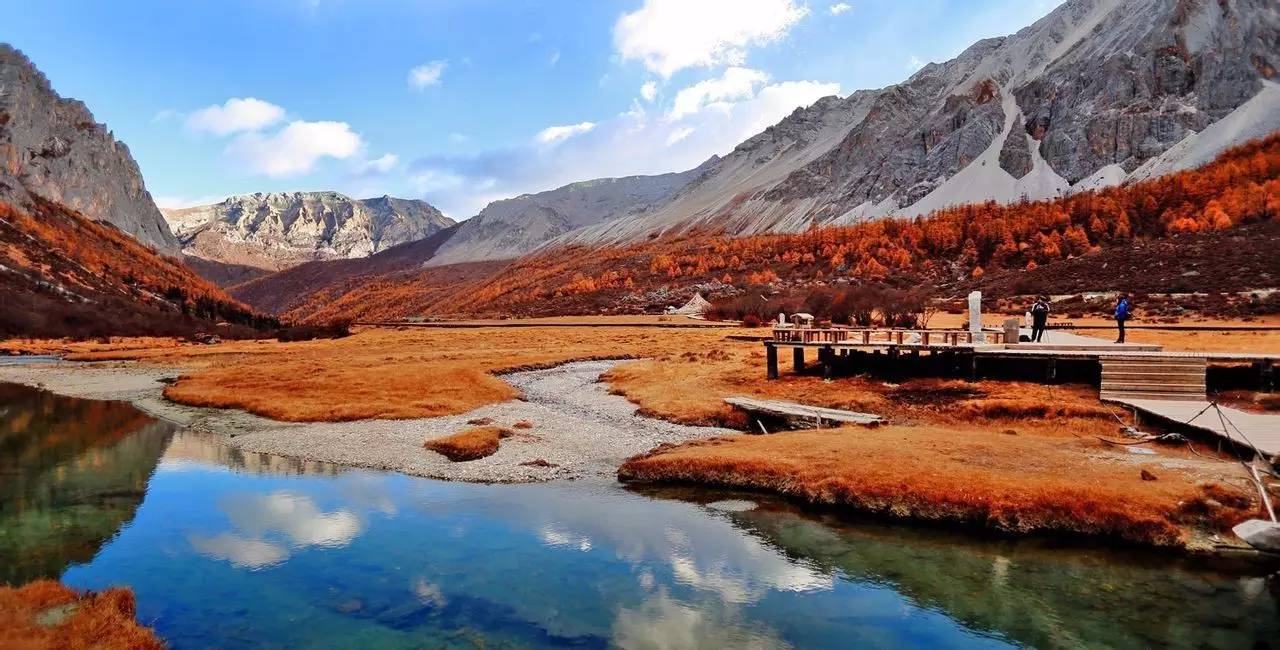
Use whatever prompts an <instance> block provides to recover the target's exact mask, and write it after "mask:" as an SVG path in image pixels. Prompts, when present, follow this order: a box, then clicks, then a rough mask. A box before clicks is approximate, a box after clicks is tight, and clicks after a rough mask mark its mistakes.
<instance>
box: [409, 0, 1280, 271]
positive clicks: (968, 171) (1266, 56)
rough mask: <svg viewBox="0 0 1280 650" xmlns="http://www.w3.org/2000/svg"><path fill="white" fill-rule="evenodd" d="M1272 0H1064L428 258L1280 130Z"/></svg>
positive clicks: (895, 205) (712, 224)
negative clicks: (944, 54) (719, 152)
mask: <svg viewBox="0 0 1280 650" xmlns="http://www.w3.org/2000/svg"><path fill="white" fill-rule="evenodd" d="M1277 43H1280V8H1278V6H1277V5H1276V4H1275V2H1274V1H1273V0H1221V1H1218V0H1069V1H1068V2H1065V3H1063V4H1062V5H1060V6H1059V7H1058V8H1056V9H1055V10H1053V11H1052V12H1050V13H1049V14H1048V15H1047V16H1045V17H1044V18H1042V19H1040V20H1039V21H1036V22H1035V23H1034V24H1033V25H1031V26H1029V27H1027V28H1025V29H1023V30H1021V31H1019V32H1018V33H1016V34H1014V35H1011V36H1007V37H999V38H991V39H986V40H982V41H979V42H978V43H975V44H974V45H973V46H971V47H969V48H968V49H966V50H965V51H964V52H962V53H961V54H960V55H959V56H957V57H956V58H954V59H952V60H950V61H947V62H945V63H936V64H929V65H927V66H925V67H924V68H922V69H921V70H920V71H918V72H916V73H915V74H913V75H912V76H911V77H910V78H909V79H907V80H906V81H904V82H903V83H900V84H896V85H893V86H888V87H886V88H881V89H878V90H860V91H857V92H855V93H853V94H851V95H849V96H848V97H843V98H841V97H827V98H823V99H821V100H819V101H818V102H816V103H814V104H813V105H812V106H808V107H803V108H799V109H796V110H795V111H794V112H793V113H792V114H791V115H789V116H788V117H786V118H785V119H783V120H782V121H781V122H779V123H778V124H775V125H774V126H771V127H769V128H767V129H765V130H764V132H762V133H760V134H758V135H756V136H754V137H752V138H750V139H748V140H746V141H745V142H743V143H742V144H740V145H738V146H737V147H736V148H735V149H734V150H733V151H732V152H730V153H729V154H727V155H725V156H723V157H714V158H712V159H711V160H709V161H707V162H706V163H704V164H703V165H701V166H699V167H698V168H697V169H693V170H689V171H686V172H681V173H678V174H664V175H660V176H633V177H627V178H616V179H597V180H593V181H584V182H581V183H573V184H571V185H567V186H565V187H562V188H559V189H556V190H551V191H548V192H540V193H537V194H526V195H522V196H519V197H516V198H513V199H507V200H503V201H496V202H494V203H491V204H489V205H488V206H487V207H485V209H484V210H482V211H481V212H480V214H478V215H476V216H475V217H473V218H471V219H469V220H466V221H464V222H462V223H461V224H460V225H459V226H458V228H457V229H455V230H454V231H453V234H452V235H451V236H450V237H449V239H447V240H446V241H445V242H444V243H443V244H441V245H440V246H439V248H438V250H437V252H436V253H435V256H434V257H433V258H431V259H429V260H423V263H424V264H425V265H427V266H441V265H446V264H453V263H459V262H474V261H482V260H495V259H513V258H516V257H519V256H521V255H523V254H526V253H528V252H529V251H531V250H537V249H539V248H544V247H554V246H556V245H561V244H590V245H598V244H620V243H627V242H634V241H641V240H644V239H646V238H649V237H652V236H655V235H659V234H663V233H679V232H686V231H690V230H695V229H696V230H699V231H704V232H707V231H710V232H718V233H723V234H728V235H750V234H756V233H762V232H799V231H803V230H805V229H807V228H810V227H812V226H815V225H842V224H850V223H856V222H859V221H863V220H867V219H872V218H879V217H885V216H891V215H896V216H916V215H920V214H925V213H928V212H930V211H933V210H936V209H939V208H943V207H947V206H950V205H956V204H962V203H972V202H981V201H987V200H994V201H997V202H1001V203H1010V202H1015V201H1018V200H1022V199H1031V200H1034V199H1042V198H1053V197H1056V196H1062V195H1065V194H1069V193H1072V192H1077V191H1081V190H1084V189H1098V188H1101V187H1106V186H1110V185H1117V184H1121V183H1124V182H1126V181H1129V180H1141V179H1145V178H1150V177H1152V176H1154V175H1160V174H1164V173H1168V172H1171V171H1177V170H1182V169H1188V168H1192V167H1195V166H1197V165H1201V164H1204V163H1206V162H1208V161H1210V160H1212V158H1213V157H1214V156H1215V155H1216V154H1217V153H1219V152H1221V151H1222V150H1223V149H1225V148H1227V147H1229V146H1232V145H1235V144H1239V143H1242V142H1245V141H1247V140H1250V139H1253V138H1257V137H1261V136H1263V135H1266V134H1267V133H1270V132H1272V131H1274V130H1277V129H1280V83H1277V81H1280V80H1274V79H1275V75H1276V69H1277V66H1278V65H1280V52H1278V51H1277V50H1278V49H1280V47H1278V46H1277Z"/></svg>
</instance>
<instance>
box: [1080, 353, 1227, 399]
mask: <svg viewBox="0 0 1280 650" xmlns="http://www.w3.org/2000/svg"><path fill="white" fill-rule="evenodd" d="M1099 362H1100V363H1101V364H1102V385H1101V386H1100V387H1099V388H1100V390H1099V393H1100V396H1101V398H1102V399H1104V400H1108V399H1109V400H1116V399H1172V400H1203V399H1204V398H1205V375H1206V374H1207V373H1206V371H1207V369H1208V367H1209V364H1208V361H1206V360H1205V358H1204V357H1183V356H1172V355H1143V356H1133V355H1125V356H1120V355H1109V356H1105V357H1102V358H1100V359H1099Z"/></svg>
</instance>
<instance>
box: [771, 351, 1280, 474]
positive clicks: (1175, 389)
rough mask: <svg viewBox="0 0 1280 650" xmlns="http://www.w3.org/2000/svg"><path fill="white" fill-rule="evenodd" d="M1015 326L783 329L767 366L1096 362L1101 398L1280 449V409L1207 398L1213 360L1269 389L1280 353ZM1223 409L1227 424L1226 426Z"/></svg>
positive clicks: (1049, 373) (1269, 451) (827, 374)
mask: <svg viewBox="0 0 1280 650" xmlns="http://www.w3.org/2000/svg"><path fill="white" fill-rule="evenodd" d="M1016 331H1018V330H1017V329H1012V328H1011V329H1010V330H1009V331H1008V332H1006V331H982V332H970V331H966V330H930V329H857V328H806V327H778V328H775V329H774V330H773V336H772V337H771V338H769V339H768V340H766V341H764V346H765V352H766V355H765V356H766V365H767V368H766V372H767V375H768V377H769V378H770V379H777V378H778V377H779V376H780V370H779V367H778V356H779V350H782V349H790V350H791V352H792V364H793V367H794V370H795V372H797V373H800V372H804V370H805V367H806V358H805V356H806V352H807V351H808V350H810V349H812V350H815V351H816V352H817V362H818V364H819V365H820V366H821V371H822V374H823V377H824V378H831V377H832V376H834V370H835V369H836V368H837V367H840V366H841V365H842V364H843V363H845V362H846V361H847V360H848V359H847V357H851V356H853V355H863V356H864V357H865V356H867V355H873V356H875V358H877V359H879V360H881V362H882V363H885V362H887V363H889V364H895V363H896V362H898V361H899V360H900V359H903V357H911V358H919V357H925V356H935V355H942V358H944V359H949V360H951V361H953V362H954V363H953V366H960V367H965V366H967V367H969V368H971V369H973V370H972V371H971V377H973V378H976V377H977V371H976V368H977V367H978V360H980V359H998V360H1002V361H1003V362H1005V363H1006V365H1008V364H1013V365H1017V364H1018V363H1019V362H1024V361H1025V362H1031V361H1033V360H1035V361H1039V362H1043V365H1044V367H1045V368H1046V377H1045V379H1046V380H1052V379H1053V378H1054V377H1055V374H1054V373H1055V372H1056V371H1055V367H1057V366H1056V364H1058V362H1064V363H1067V362H1070V363H1073V364H1074V366H1075V367H1076V368H1079V367H1080V366H1081V365H1082V364H1083V365H1084V366H1086V367H1087V366H1089V365H1090V364H1092V367H1093V368H1094V373H1093V374H1092V376H1093V378H1094V381H1097V382H1098V384H1099V396H1100V398H1101V399H1103V400H1106V401H1111V402H1115V403H1118V404H1123V405H1126V406H1128V407H1130V408H1133V409H1135V410H1137V411H1138V412H1140V413H1144V414H1146V415H1148V416H1152V417H1156V418H1160V419H1162V420H1166V421H1170V422H1175V423H1178V424H1181V425H1185V426H1189V427H1192V428H1195V429H1199V430H1201V431H1204V432H1208V433H1211V434H1213V435H1216V436H1222V437H1225V438H1227V439H1229V440H1231V441H1232V442H1233V443H1238V444H1245V443H1246V442H1251V444H1252V445H1255V446H1256V447H1257V448H1258V449H1259V450H1260V451H1261V452H1262V453H1264V454H1266V455H1268V456H1271V457H1275V456H1276V455H1277V454H1280V415H1274V414H1261V413H1247V412H1244V411H1240V410H1236V409H1227V408H1221V410H1220V411H1219V407H1217V406H1216V405H1213V404H1211V403H1210V402H1209V401H1208V400H1207V398H1206V385H1205V383H1206V376H1207V371H1208V368H1209V367H1210V366H1211V365H1231V366H1240V365H1247V366H1252V367H1253V368H1254V369H1255V371H1256V372H1258V373H1259V382H1260V384H1261V385H1262V386H1263V388H1264V390H1270V389H1272V388H1273V387H1274V384H1275V380H1274V376H1275V372H1274V366H1275V364H1276V360H1277V359H1278V358H1280V353H1274V354H1272V353H1267V354H1255V353H1241V352H1174V351H1165V350H1164V349H1163V348H1162V346H1160V345H1151V344H1132V343H1129V344H1118V343H1110V342H1107V341H1104V340H1101V339H1096V338H1089V337H1084V336H1078V335H1075V334H1070V333H1066V332H1053V331H1050V332H1049V333H1048V336H1047V340H1046V342H1044V343H1022V342H1019V341H1018V340H1017V339H1016V338H1015V336H1014V332H1016ZM1206 407H1208V408H1207V410H1205V409H1206ZM1219 413H1221V414H1222V417H1223V418H1225V419H1226V420H1227V422H1228V424H1229V425H1230V426H1227V427H1225V429H1226V431H1225V432H1224V426H1223V421H1222V418H1220V417H1219Z"/></svg>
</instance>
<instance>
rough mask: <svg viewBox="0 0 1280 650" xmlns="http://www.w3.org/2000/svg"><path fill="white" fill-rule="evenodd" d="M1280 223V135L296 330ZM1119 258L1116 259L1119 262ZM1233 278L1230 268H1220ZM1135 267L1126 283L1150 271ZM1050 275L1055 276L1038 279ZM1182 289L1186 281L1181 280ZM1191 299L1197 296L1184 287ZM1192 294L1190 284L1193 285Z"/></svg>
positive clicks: (431, 286)
mask: <svg viewBox="0 0 1280 650" xmlns="http://www.w3.org/2000/svg"><path fill="white" fill-rule="evenodd" d="M1278 219H1280V134H1275V135H1272V136H1270V137H1268V138H1265V139H1262V140H1259V141H1255V142H1252V143H1249V144H1246V145H1243V146H1240V147H1237V148H1235V149H1231V150H1229V151H1227V152H1225V153H1224V154H1223V155H1222V156H1220V157H1219V158H1218V159H1217V160H1215V161H1214V162H1213V163H1210V164H1209V165H1206V166H1205V167H1203V168H1200V169H1196V170H1192V171H1185V172H1180V173H1176V174H1172V175H1169V176H1165V177H1161V178H1157V179H1154V180H1150V181H1146V182H1142V183H1137V184H1134V185H1129V186H1121V187H1111V188H1106V189H1103V190H1099V191H1088V192H1081V193H1079V194H1074V195H1071V196H1067V197H1064V198H1060V199H1054V200H1046V201H1036V202H1022V203H1016V204H1012V205H1001V204H997V203H993V202H992V203H982V204H973V205H963V206H957V207H950V208H946V209H943V210H939V211H936V212H934V213H932V214H930V215H928V216H925V217H918V218H914V219H894V218H886V219H879V220H875V221H870V222H866V223H862V224H859V225H855V226H849V227H839V228H817V229H812V230H809V231H807V232H803V233H796V234H769V235H759V236H753V237H739V238H733V237H725V236H721V235H719V234H718V233H714V232H705V233H694V234H689V235H684V236H681V237H678V238H655V239H653V240H650V241H648V242H645V243H642V244H633V245H628V246H621V247H578V248H570V249H564V248H561V249H555V250H548V251H544V252H542V253H540V254H537V255H534V256H530V257H526V258H524V259H521V260H518V261H516V262H514V263H512V264H510V265H508V266H506V267H504V268H501V269H498V270H496V271H495V270H492V269H486V271H487V272H486V273H485V274H483V275H482V276H481V277H474V276H473V277H468V274H465V273H458V272H457V271H456V270H453V271H451V270H450V267H440V268H433V269H426V270H413V271H401V272H397V273H392V274H386V275H372V276H366V277H363V278H361V281H360V282H358V283H352V282H348V283H346V284H345V285H344V286H343V287H341V290H337V289H338V288H337V287H329V288H327V289H324V290H320V291H317V292H315V293H312V294H310V295H309V296H307V297H305V298H304V299H302V300H300V301H299V302H298V303H296V306H294V307H293V308H292V309H291V310H290V311H289V312H287V315H288V316H290V317H293V318H297V319H300V320H311V321H325V320H332V319H337V318H344V319H345V318H350V319H365V320H370V319H396V318H404V317H411V316H422V315H453V314H457V315H501V314H507V315H512V316H524V315H544V314H557V313H598V312H601V311H609V312H638V311H643V310H644V309H646V308H652V307H654V306H655V305H657V304H663V303H666V304H670V303H674V302H677V301H678V300H679V299H680V298H682V297H687V296H688V295H689V294H691V293H692V292H693V291H702V292H704V293H708V294H712V295H732V294H734V293H740V292H743V291H746V290H751V291H756V290H765V291H768V290H773V289H783V288H788V287H795V286H801V285H822V284H834V283H848V282H876V283H884V284H887V285H890V286H899V287H905V286H921V285H923V286H927V287H928V288H930V289H931V290H932V291H934V292H935V293H937V294H940V295H946V294H949V293H955V292H958V291H960V290H961V289H963V288H967V287H970V286H973V285H974V284H975V283H977V284H981V283H982V280H983V278H984V277H985V276H987V275H988V274H993V273H995V274H1005V275H1007V274H1008V273H1009V272H1015V271H1028V270H1032V271H1034V270H1036V269H1044V268H1045V267H1054V266H1055V265H1061V264H1064V263H1066V262H1069V261H1070V262H1071V263H1072V264H1074V265H1077V266H1080V265H1085V266H1087V265H1089V264H1090V260H1099V261H1100V262H1101V261H1102V260H1105V259H1107V255H1105V254H1103V253H1110V254H1112V255H1115V254H1119V255H1123V251H1124V250H1125V249H1126V248H1129V247H1134V246H1137V245H1139V244H1141V243H1144V242H1151V241H1155V240H1162V241H1167V242H1170V245H1171V246H1172V248H1170V249H1168V250H1167V251H1165V253H1164V254H1166V255H1172V256H1176V255H1177V249H1178V242H1180V241H1188V242H1192V241H1201V242H1203V241H1204V236H1205V235H1207V234H1208V235H1211V234H1213V233H1223V232H1227V231H1232V230H1235V229H1238V228H1241V227H1244V226H1249V225H1251V224H1259V223H1262V222H1272V221H1276V220H1278ZM1256 232H1257V233H1258V234H1259V235H1260V236H1261V237H1262V239H1263V240H1262V241H1256V242H1253V241H1252V240H1250V241H1248V242H1246V244H1248V243H1253V244H1256V245H1257V247H1258V248H1257V250H1258V251H1265V250H1274V247H1275V244H1276V243H1277V242H1276V241H1275V239H1274V238H1273V237H1272V236H1271V235H1273V234H1274V230H1267V229H1262V230H1257V231H1256ZM1116 251H1119V253H1116ZM1263 257H1264V259H1262V260H1261V263H1260V264H1257V265H1251V266H1248V267H1247V268H1213V267H1214V265H1212V264H1209V265H1207V266H1208V268H1206V269H1203V271H1204V272H1206V273H1218V274H1223V275H1224V277H1223V278H1210V277H1204V278H1202V279H1197V280H1196V281H1194V282H1192V283H1191V284H1192V285H1195V284H1198V283H1201V282H1203V283H1206V286H1210V285H1211V286H1213V287H1214V290H1226V289H1225V288H1224V287H1230V288H1231V290H1243V289H1249V288H1259V287H1260V286H1275V285H1276V284H1277V283H1280V259H1277V257H1276V256H1273V255H1265V256H1263ZM1223 266H1225V265H1223ZM1140 272H1141V269H1136V270H1135V269H1130V271H1129V274H1130V275H1133V274H1134V273H1139V274H1140ZM1036 275H1039V276H1043V275H1044V272H1043V271H1041V272H1040V273H1038V274H1036ZM1081 277H1085V278H1091V279H1089V280H1088V282H1090V283H1094V284H1098V283H1101V282H1102V281H1103V280H1105V282H1106V286H1083V285H1082V286H1075V287H1072V288H1071V290H1072V291H1089V290H1099V289H1115V288H1124V285H1125V284H1126V283H1129V282H1133V281H1134V280H1136V279H1137V278H1136V277H1124V274H1121V273H1117V274H1115V276H1114V277H1111V276H1110V275H1109V274H1107V273H1105V272H1104V273H1102V274H1101V278H1102V279H1099V274H1096V273H1094V274H1084V275H1082V276H1081ZM1183 284H1186V282H1184V283H1183ZM1182 288H1183V289H1185V288H1186V287H1182ZM1191 288H1192V289H1195V287H1194V286H1192V287H1191Z"/></svg>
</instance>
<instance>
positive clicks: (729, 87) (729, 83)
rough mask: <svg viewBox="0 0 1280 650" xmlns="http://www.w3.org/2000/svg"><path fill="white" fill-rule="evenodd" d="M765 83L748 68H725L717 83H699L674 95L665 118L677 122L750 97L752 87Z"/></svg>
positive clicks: (763, 78)
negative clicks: (710, 108)
mask: <svg viewBox="0 0 1280 650" xmlns="http://www.w3.org/2000/svg"><path fill="white" fill-rule="evenodd" d="M768 80H769V75H767V74H765V73H763V72H761V71H759V70H752V69H751V68H740V67H737V66H734V67H731V68H728V69H726V70H725V71H724V74H723V75H721V76H720V77H719V78H717V79H707V80H706V81H700V82H698V83H696V84H693V85H692V86H689V87H688V88H685V89H684V90H681V91H680V92H678V93H676V99H675V102H674V103H673V104H672V105H671V111H670V112H669V113H668V114H667V117H669V118H671V119H679V118H681V117H684V116H685V115H691V114H693V113H696V112H698V111H700V110H702V109H703V108H706V107H707V106H710V105H712V104H717V103H722V102H725V101H729V100H738V99H743V98H746V97H751V96H752V95H754V94H755V89H756V86H758V85H760V84H762V83H764V82H766V81H768Z"/></svg>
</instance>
